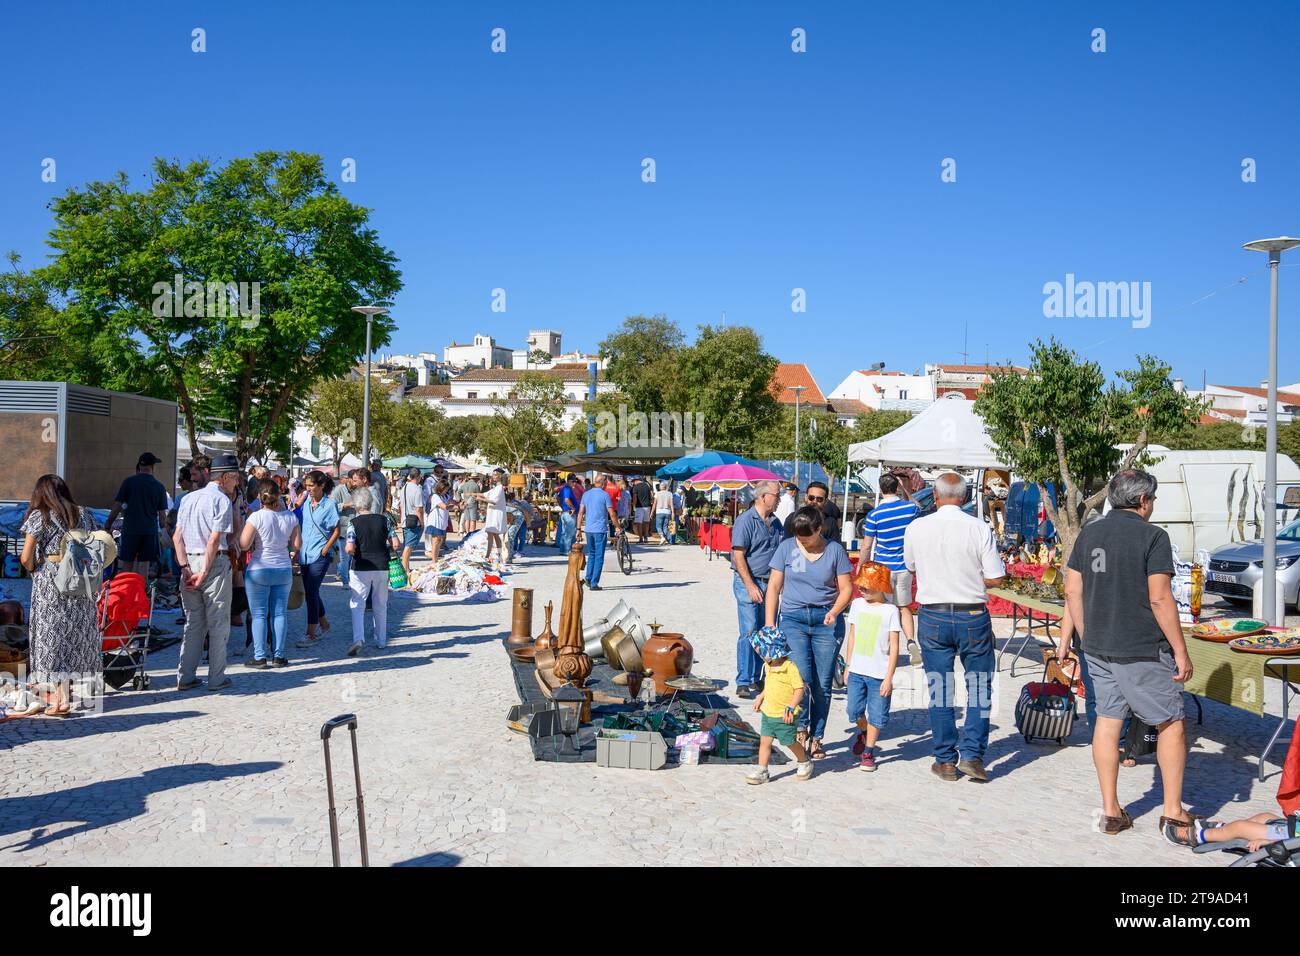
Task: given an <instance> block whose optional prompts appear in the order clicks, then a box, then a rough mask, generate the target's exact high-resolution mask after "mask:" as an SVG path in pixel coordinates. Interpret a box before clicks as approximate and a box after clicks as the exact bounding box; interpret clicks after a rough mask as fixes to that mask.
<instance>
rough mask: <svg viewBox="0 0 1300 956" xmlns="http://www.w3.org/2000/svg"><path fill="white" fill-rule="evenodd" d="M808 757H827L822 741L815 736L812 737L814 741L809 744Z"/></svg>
mask: <svg viewBox="0 0 1300 956" xmlns="http://www.w3.org/2000/svg"><path fill="white" fill-rule="evenodd" d="M808 757H809V759H811V760H825V759H826V751H824V750H822V742H821V741H820V740H818V739H817V738H815V737H814V738H813V739H812V742H811V744H810V746H809V749H808Z"/></svg>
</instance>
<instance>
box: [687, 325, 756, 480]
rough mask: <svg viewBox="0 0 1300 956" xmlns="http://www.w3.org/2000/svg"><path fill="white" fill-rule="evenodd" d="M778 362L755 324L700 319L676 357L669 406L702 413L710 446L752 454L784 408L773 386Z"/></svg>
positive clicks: (688, 411) (689, 412)
mask: <svg viewBox="0 0 1300 956" xmlns="http://www.w3.org/2000/svg"><path fill="white" fill-rule="evenodd" d="M776 366H777V360H776V359H775V358H774V357H773V356H771V355H769V354H767V353H766V352H764V351H763V342H762V340H761V339H760V338H759V337H758V333H756V332H755V331H754V330H753V329H751V328H748V327H746V326H739V325H732V326H712V325H702V326H700V328H699V335H698V336H697V337H696V339H695V343H694V344H693V345H692V346H691V347H690V348H687V349H683V350H682V352H681V353H680V356H679V357H678V359H677V376H676V381H675V383H674V384H673V387H672V390H671V391H670V392H669V394H668V396H667V405H666V407H665V410H677V411H680V412H682V414H684V415H685V414H691V415H693V414H696V413H702V414H703V416H704V441H705V443H706V444H707V445H708V446H709V447H710V448H717V449H722V450H725V451H731V452H734V453H736V454H740V455H750V456H752V455H754V454H755V452H756V450H757V445H758V440H759V436H760V435H762V434H763V432H764V431H765V430H766V429H768V428H769V427H770V426H771V424H772V422H773V421H774V420H776V419H777V418H778V416H779V414H780V406H779V405H778V403H777V401H776V399H775V398H774V397H773V396H772V393H771V391H770V390H769V389H770V386H771V383H772V375H773V373H774V372H775V371H776Z"/></svg>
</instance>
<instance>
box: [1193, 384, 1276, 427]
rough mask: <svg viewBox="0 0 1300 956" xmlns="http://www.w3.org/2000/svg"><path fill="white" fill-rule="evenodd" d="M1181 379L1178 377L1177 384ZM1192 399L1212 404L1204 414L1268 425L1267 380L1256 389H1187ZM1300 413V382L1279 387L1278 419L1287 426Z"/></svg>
mask: <svg viewBox="0 0 1300 956" xmlns="http://www.w3.org/2000/svg"><path fill="white" fill-rule="evenodd" d="M1179 384H1181V379H1176V380H1175V385H1176V386H1177V385H1179ZM1188 394H1189V395H1191V396H1192V397H1193V398H1203V399H1205V400H1206V401H1208V403H1209V407H1208V408H1207V409H1206V412H1205V414H1206V415H1207V416H1208V417H1210V418H1217V419H1219V420H1221V421H1225V422H1237V423H1238V424H1240V425H1257V426H1259V427H1260V428H1264V427H1266V426H1267V425H1268V382H1260V383H1259V387H1258V388H1256V387H1254V386H1250V385H1207V386H1206V387H1205V391H1203V392H1188ZM1297 416H1300V383H1297V384H1295V385H1284V386H1280V387H1279V388H1278V391H1277V420H1278V423H1279V424H1282V425H1285V424H1287V423H1288V422H1292V421H1295V420H1296V417H1297Z"/></svg>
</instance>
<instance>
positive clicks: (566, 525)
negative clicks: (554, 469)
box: [555, 475, 582, 554]
mask: <svg viewBox="0 0 1300 956" xmlns="http://www.w3.org/2000/svg"><path fill="white" fill-rule="evenodd" d="M555 497H556V500H557V501H559V503H560V520H559V522H558V523H557V524H556V527H555V547H556V548H557V549H558V550H559V552H560V553H561V554H568V553H569V549H570V548H572V547H573V541H574V539H575V538H576V537H577V536H578V525H577V517H578V504H579V502H580V501H581V500H582V479H580V478H579V477H578V476H577V475H570V476H569V480H568V481H566V482H565V483H564V485H563V487H561V488H560V492H559V494H557V495H556V496H555Z"/></svg>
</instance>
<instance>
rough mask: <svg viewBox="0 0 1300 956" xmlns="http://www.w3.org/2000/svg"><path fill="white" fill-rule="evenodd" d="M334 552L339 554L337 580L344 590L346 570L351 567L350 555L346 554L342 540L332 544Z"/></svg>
mask: <svg viewBox="0 0 1300 956" xmlns="http://www.w3.org/2000/svg"><path fill="white" fill-rule="evenodd" d="M334 553H335V554H337V555H338V556H339V581H340V582H341V583H342V585H343V588H344V590H347V586H348V571H350V570H351V568H352V555H350V554H348V549H347V548H345V547H343V541H342V540H340V541H339V542H338V543H337V544H336V545H334Z"/></svg>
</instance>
